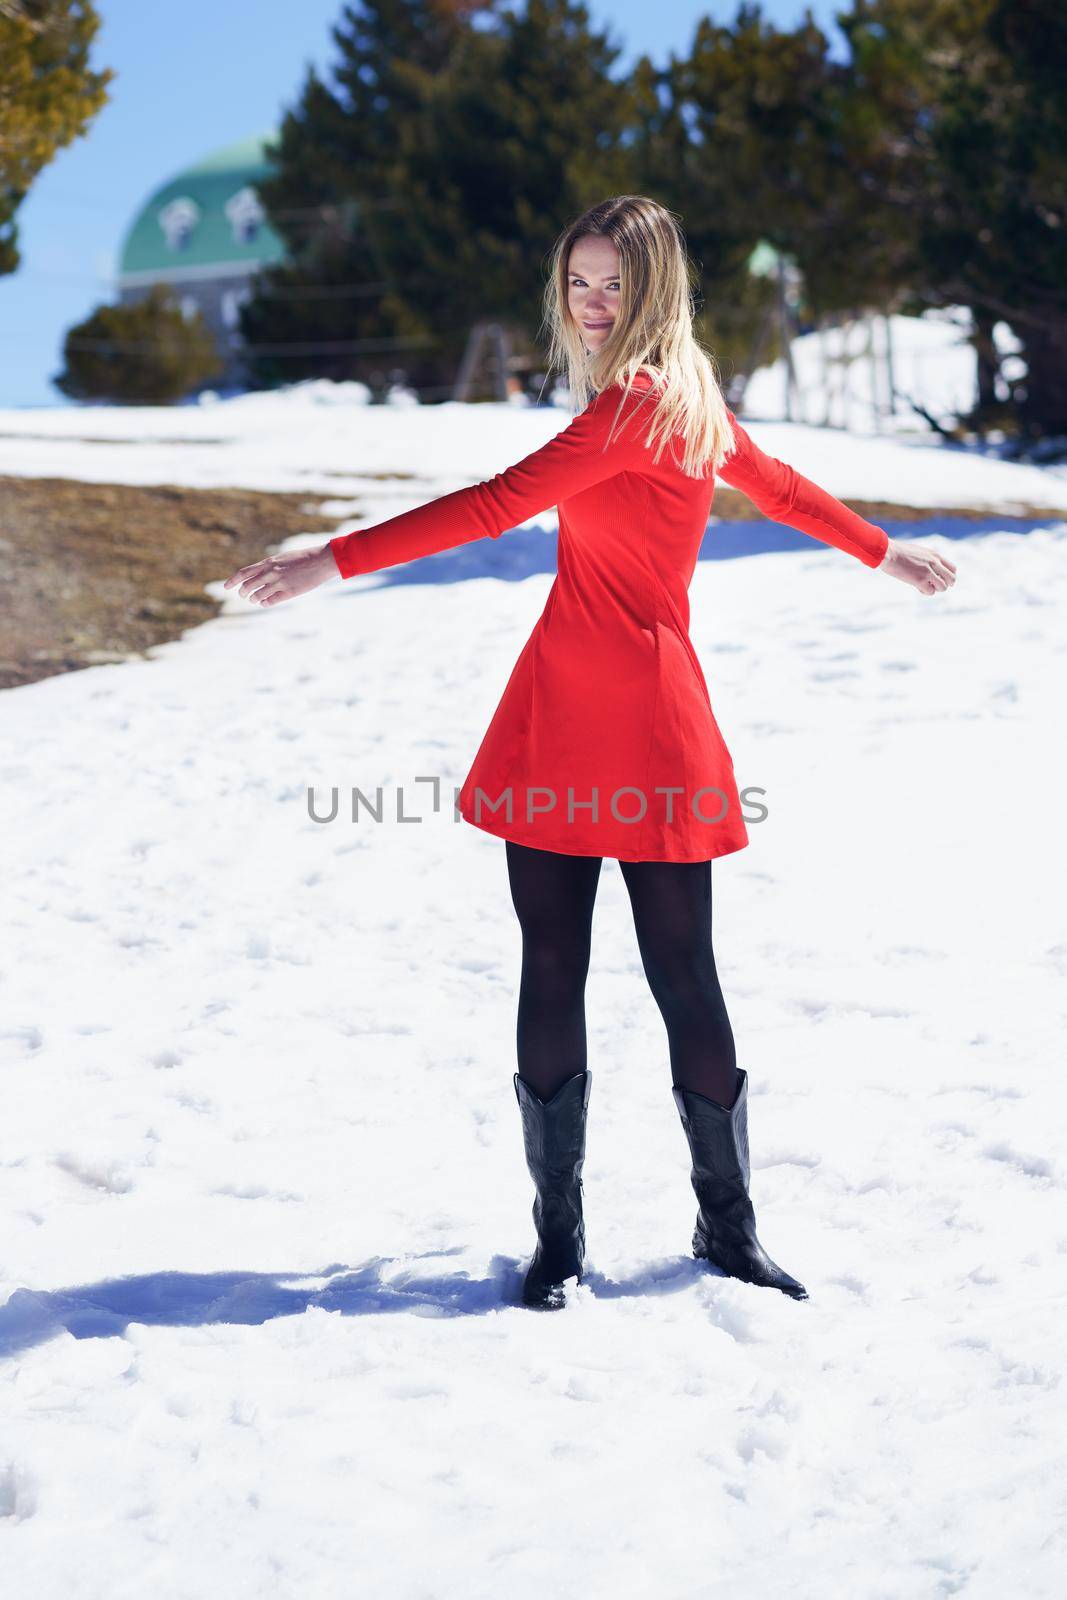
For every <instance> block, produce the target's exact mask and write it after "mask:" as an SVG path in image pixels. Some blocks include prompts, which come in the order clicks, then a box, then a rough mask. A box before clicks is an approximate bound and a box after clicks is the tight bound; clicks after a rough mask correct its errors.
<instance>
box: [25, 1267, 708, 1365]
mask: <svg viewBox="0 0 1067 1600" xmlns="http://www.w3.org/2000/svg"><path fill="white" fill-rule="evenodd" d="M459 1248H460V1247H458V1246H457V1247H456V1249H455V1250H439V1251H434V1252H433V1253H432V1259H434V1260H437V1259H439V1258H440V1257H441V1256H446V1255H456V1254H458V1253H459ZM425 1259H426V1257H416V1258H415V1260H416V1261H419V1260H425ZM525 1267H526V1263H525V1262H517V1261H516V1260H515V1259H514V1257H511V1256H494V1257H493V1258H492V1260H491V1262H490V1264H489V1273H488V1275H487V1276H486V1277H484V1278H473V1277H471V1275H470V1274H469V1273H467V1272H454V1273H448V1272H443V1273H442V1272H433V1271H426V1270H423V1269H420V1268H419V1267H418V1266H407V1265H405V1266H401V1267H399V1268H397V1267H396V1263H395V1261H394V1260H393V1259H391V1258H390V1257H388V1256H375V1257H373V1258H372V1259H371V1260H369V1261H365V1262H364V1263H363V1264H362V1265H361V1266H358V1267H350V1266H347V1265H345V1264H343V1263H335V1264H333V1265H332V1266H329V1267H325V1268H324V1269H323V1270H322V1272H318V1273H309V1272H150V1273H145V1274H143V1275H141V1276H134V1277H128V1278H106V1279H103V1280H102V1281H101V1282H100V1283H91V1284H83V1285H80V1286H77V1287H75V1288H70V1289H54V1290H47V1291H44V1290H34V1289H16V1290H15V1292H14V1294H13V1295H12V1296H11V1298H10V1299H9V1300H8V1302H7V1304H6V1305H4V1306H0V1356H12V1355H16V1354H17V1353H18V1352H19V1351H20V1350H29V1349H32V1348H33V1347H34V1346H36V1345H39V1344H44V1343H45V1342H46V1341H47V1340H49V1339H52V1338H54V1337H55V1336H56V1335H57V1334H60V1333H64V1332H66V1333H69V1334H71V1335H73V1337H74V1338H75V1339H107V1338H114V1337H120V1336H121V1335H122V1334H123V1333H124V1332H125V1330H126V1328H127V1327H128V1326H129V1325H130V1324H131V1323H138V1324H141V1325H143V1326H148V1327H169V1328H189V1327H204V1326H206V1325H208V1324H211V1323H236V1324H244V1325H246V1326H256V1325H258V1324H261V1323H264V1322H270V1321H271V1320H273V1318H275V1317H295V1316H300V1315H301V1314H302V1313H303V1312H305V1311H308V1310H310V1309H311V1308H312V1307H317V1308H318V1309H319V1310H322V1311H335V1312H339V1313H340V1314H341V1315H342V1316H346V1317H362V1316H377V1315H379V1314H381V1313H384V1312H390V1311H401V1312H407V1313H409V1314H412V1315H415V1316H428V1317H471V1316H484V1315H485V1314H486V1313H487V1312H490V1311H499V1310H504V1309H506V1308H507V1307H508V1306H518V1305H519V1303H520V1293H521V1287H522V1279H523V1274H524V1272H525ZM705 1276H716V1277H719V1276H721V1274H720V1273H719V1272H718V1269H717V1268H715V1267H709V1266H708V1264H707V1263H706V1262H703V1261H695V1260H693V1259H692V1258H690V1257H684V1256H678V1257H671V1258H668V1259H666V1260H664V1261H659V1262H652V1263H650V1264H649V1266H648V1267H646V1268H644V1269H642V1270H641V1271H639V1272H635V1273H633V1274H631V1275H630V1276H628V1277H626V1278H623V1279H618V1280H616V1279H612V1278H607V1277H605V1276H604V1275H603V1274H602V1273H599V1272H595V1271H593V1270H592V1269H591V1268H589V1267H587V1268H586V1274H585V1279H584V1287H585V1288H586V1289H588V1290H590V1291H591V1292H592V1294H593V1295H594V1297H595V1298H596V1299H598V1300H600V1299H603V1300H618V1299H624V1298H633V1297H636V1296H644V1295H654V1294H675V1293H678V1292H679V1291H680V1290H683V1289H685V1288H686V1287H688V1285H689V1284H691V1283H693V1282H694V1281H695V1280H696V1279H698V1278H701V1277H705ZM323 1278H328V1279H329V1280H330V1281H329V1283H327V1284H325V1285H323V1284H321V1283H319V1284H317V1286H315V1287H303V1288H302V1287H300V1285H301V1283H303V1284H305V1285H307V1284H308V1282H309V1280H312V1281H314V1280H321V1279H323Z"/></svg>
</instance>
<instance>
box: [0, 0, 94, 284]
mask: <svg viewBox="0 0 1067 1600" xmlns="http://www.w3.org/2000/svg"><path fill="white" fill-rule="evenodd" d="M99 26H100V21H99V18H98V17H97V15H96V11H95V8H94V7H93V5H92V4H90V0H0V274H3V273H8V272H14V271H15V270H16V269H17V267H18V265H19V251H18V228H17V225H16V221H15V214H16V212H17V211H18V208H19V206H20V205H21V204H22V202H23V200H24V199H25V198H26V195H27V194H28V193H29V191H30V188H31V186H32V184H33V181H34V179H35V178H36V177H37V174H38V173H39V172H40V171H41V170H42V168H44V167H46V166H47V165H48V163H49V162H50V161H51V160H52V159H53V157H54V156H55V154H56V152H57V150H60V149H62V148H63V146H64V145H68V144H70V143H71V142H72V141H73V140H74V139H76V138H78V137H79V135H81V134H83V133H84V132H85V131H86V129H87V128H88V126H89V124H90V122H91V121H92V119H93V118H94V117H95V116H96V114H97V112H98V111H99V110H100V108H101V106H103V105H104V104H105V103H106V101H107V98H108V96H107V93H106V89H107V85H108V84H109V83H110V82H111V79H112V78H113V77H114V73H113V72H111V71H104V72H91V71H90V70H89V47H90V45H91V44H92V41H93V38H94V37H95V35H96V31H97V29H98V28H99Z"/></svg>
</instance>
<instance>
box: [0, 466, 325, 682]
mask: <svg viewBox="0 0 1067 1600" xmlns="http://www.w3.org/2000/svg"><path fill="white" fill-rule="evenodd" d="M323 498H324V497H323V496H319V497H318V499H319V500H321V499H323ZM317 503H318V501H317V500H316V499H314V498H312V497H309V495H308V494H306V493H305V494H261V493H259V492H257V491H256V490H254V489H185V488H181V487H178V486H175V485H173V484H162V485H159V486H157V487H153V488H140V487H132V486H130V485H128V484H118V483H77V482H75V481H73V480H72V479H69V478H8V477H2V476H0V688H4V689H10V688H13V687H15V686H16V685H18V684H23V683H36V682H37V681H38V680H39V679H41V678H50V677H54V676H55V675H56V674H57V673H60V672H75V671H77V670H78V669H79V668H81V667H89V666H95V665H96V664H98V663H99V662H103V661H121V660H123V659H124V658H125V657H126V656H128V655H130V654H131V653H133V654H143V653H144V652H145V651H146V650H147V649H148V648H149V647H150V646H152V645H156V644H161V643H163V642H164V641H166V640H168V639H177V638H180V637H181V635H182V634H183V633H184V632H185V630H186V629H187V628H192V627H195V626H196V625H197V624H198V623H201V622H206V621H207V620H208V618H209V617H215V616H217V615H218V614H219V611H220V610H221V606H220V605H219V603H218V602H217V601H216V600H213V599H212V598H211V596H210V595H208V594H205V593H204V589H203V586H204V584H206V583H212V582H220V581H221V580H222V579H224V578H228V577H229V576H230V574H231V573H232V572H234V571H236V569H237V568H238V567H241V566H245V565H246V564H247V563H248V562H251V561H257V560H259V558H260V557H261V556H263V555H265V554H266V553H267V551H268V550H270V549H271V548H273V547H275V546H277V545H279V544H281V543H282V542H283V540H285V539H287V538H289V537H291V536H292V535H293V534H300V533H317V532H319V530H320V529H321V532H322V537H323V539H326V538H329V537H330V536H331V535H332V534H333V533H334V532H335V531H336V526H337V521H336V519H334V520H332V521H331V519H330V518H329V517H328V516H324V515H323V514H322V513H321V512H319V511H317V510H316V509H315V508H316V505H317ZM354 514H355V513H353V515H354Z"/></svg>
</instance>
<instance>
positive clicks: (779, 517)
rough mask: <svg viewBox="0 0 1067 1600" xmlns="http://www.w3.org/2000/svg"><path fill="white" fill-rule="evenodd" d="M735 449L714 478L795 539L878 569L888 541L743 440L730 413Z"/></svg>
mask: <svg viewBox="0 0 1067 1600" xmlns="http://www.w3.org/2000/svg"><path fill="white" fill-rule="evenodd" d="M729 417H730V421H731V422H732V423H733V429H734V436H735V439H736V441H737V444H736V448H735V450H734V451H733V452H732V454H731V455H729V456H728V457H727V458H726V460H725V461H724V462H723V464H722V466H721V467H720V468H719V469H718V472H717V474H716V476H717V477H719V478H721V479H722V480H723V482H724V483H728V484H729V485H730V487H731V488H732V489H740V491H741V493H742V494H745V495H747V496H748V498H749V499H750V500H751V501H752V502H753V504H754V505H756V506H758V507H759V509H760V510H761V511H762V512H763V513H764V515H765V516H768V517H770V519H771V521H772V522H784V523H787V524H788V526H789V527H791V528H797V529H799V531H800V532H801V533H807V534H810V535H811V537H812V538H813V539H821V540H822V542H823V544H832V545H835V546H836V547H837V549H838V550H844V551H846V552H847V553H848V554H849V555H852V556H856V557H857V559H858V560H860V561H862V562H863V564H864V565H865V566H868V567H877V566H879V565H880V564H881V562H882V558H883V557H884V555H885V553H886V550H887V548H888V545H889V535H888V534H887V533H886V531H885V529H884V528H879V527H878V526H877V524H876V523H873V522H867V521H866V520H865V519H864V518H863V517H861V516H860V515H859V514H858V513H857V512H855V511H850V510H849V508H848V506H846V505H843V504H842V502H841V501H840V500H835V499H834V497H833V495H832V494H828V493H827V492H826V490H825V489H820V488H819V485H818V484H817V483H812V481H811V479H810V478H805V477H802V476H801V474H800V473H799V472H796V471H795V470H794V469H793V468H792V467H791V466H789V465H788V464H787V463H786V462H784V461H779V460H778V458H777V457H776V456H769V455H767V454H766V452H765V451H763V450H761V449H760V448H759V445H757V444H755V443H754V441H753V440H752V439H750V438H749V436H748V434H747V433H746V432H745V430H744V428H743V427H742V426H741V424H740V423H739V422H738V420H737V418H736V417H735V416H734V414H733V412H732V411H731V412H729Z"/></svg>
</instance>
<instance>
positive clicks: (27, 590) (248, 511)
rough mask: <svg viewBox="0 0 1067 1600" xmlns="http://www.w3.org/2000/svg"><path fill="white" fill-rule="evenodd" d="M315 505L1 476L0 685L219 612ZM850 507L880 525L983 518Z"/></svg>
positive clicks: (313, 528)
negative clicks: (223, 589)
mask: <svg viewBox="0 0 1067 1600" xmlns="http://www.w3.org/2000/svg"><path fill="white" fill-rule="evenodd" d="M320 498H325V497H324V496H322V497H320ZM316 503H317V501H316V498H315V496H314V495H313V494H310V493H304V494H260V493H257V492H256V491H255V490H252V489H184V488H179V487H176V486H174V485H172V484H163V485H160V486H158V487H154V488H134V487H130V486H129V485H127V484H117V483H77V482H74V481H73V480H72V479H69V478H9V477H3V476H0V688H4V689H8V688H12V687H13V686H15V685H16V684H22V683H35V682H36V681H37V680H38V679H40V678H49V677H52V676H54V675H55V674H56V673H60V672H74V671H77V670H78V669H79V668H80V667H88V666H93V665H95V664H97V663H98V662H102V661H118V660H122V659H123V658H124V657H125V656H127V655H129V654H130V653H131V652H144V651H145V650H147V649H148V647H149V646H151V645H155V644H161V643H163V642H164V641H165V640H168V639H177V638H179V637H180V636H181V634H182V633H184V632H185V630H186V629H187V628H191V627H194V626H195V625H196V624H197V623H200V622H204V621H206V620H207V619H208V618H209V617H214V616H217V615H218V612H219V609H220V607H219V605H218V603H217V602H216V601H215V600H213V599H212V598H211V596H210V595H207V594H205V593H204V592H203V586H204V584H205V583H211V582H218V581H220V580H221V579H223V578H228V577H229V575H230V574H231V572H234V571H236V569H237V568H238V567H240V566H244V565H246V564H247V563H248V562H250V561H256V560H258V559H259V557H260V556H262V555H263V554H264V553H265V552H266V551H267V550H268V549H269V548H270V547H272V546H275V545H278V544H280V543H281V542H282V541H283V540H284V539H287V538H288V537H289V536H290V535H292V534H297V533H318V532H320V531H321V534H322V537H323V538H324V539H325V538H328V537H329V536H330V535H331V534H332V533H333V532H334V531H335V526H336V524H332V523H330V521H329V519H328V518H323V516H322V514H321V513H319V512H317V511H316V510H315V506H316ZM848 503H849V505H850V506H851V507H852V508H853V509H854V510H855V511H858V512H859V514H860V515H861V516H863V517H866V518H868V520H869V521H871V522H878V523H880V522H883V521H885V520H886V519H895V518H900V517H908V518H915V519H918V518H928V517H932V516H952V517H972V518H975V519H976V520H977V519H979V518H984V517H987V516H988V515H989V512H988V511H987V510H983V511H976V510H973V509H967V508H961V509H957V510H952V509H947V508H945V507H939V508H938V509H937V510H936V511H930V510H928V509H927V510H916V509H915V508H914V507H909V506H901V505H891V504H888V503H886V502H884V501H869V500H849V502H848ZM1029 514H1031V515H1034V516H1043V515H1048V512H1047V510H1046V511H1043V510H1039V509H1037V508H1030V510H1029ZM715 515H716V517H721V518H724V519H727V520H731V521H732V520H737V521H743V520H747V519H750V518H755V517H757V516H758V515H759V513H758V512H757V511H756V509H755V507H754V506H753V505H752V504H751V502H750V501H748V500H746V499H745V497H744V496H743V495H741V494H738V493H736V492H735V491H733V490H730V489H727V488H726V487H725V486H723V487H721V488H719V489H718V490H717V491H716V495H715Z"/></svg>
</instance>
